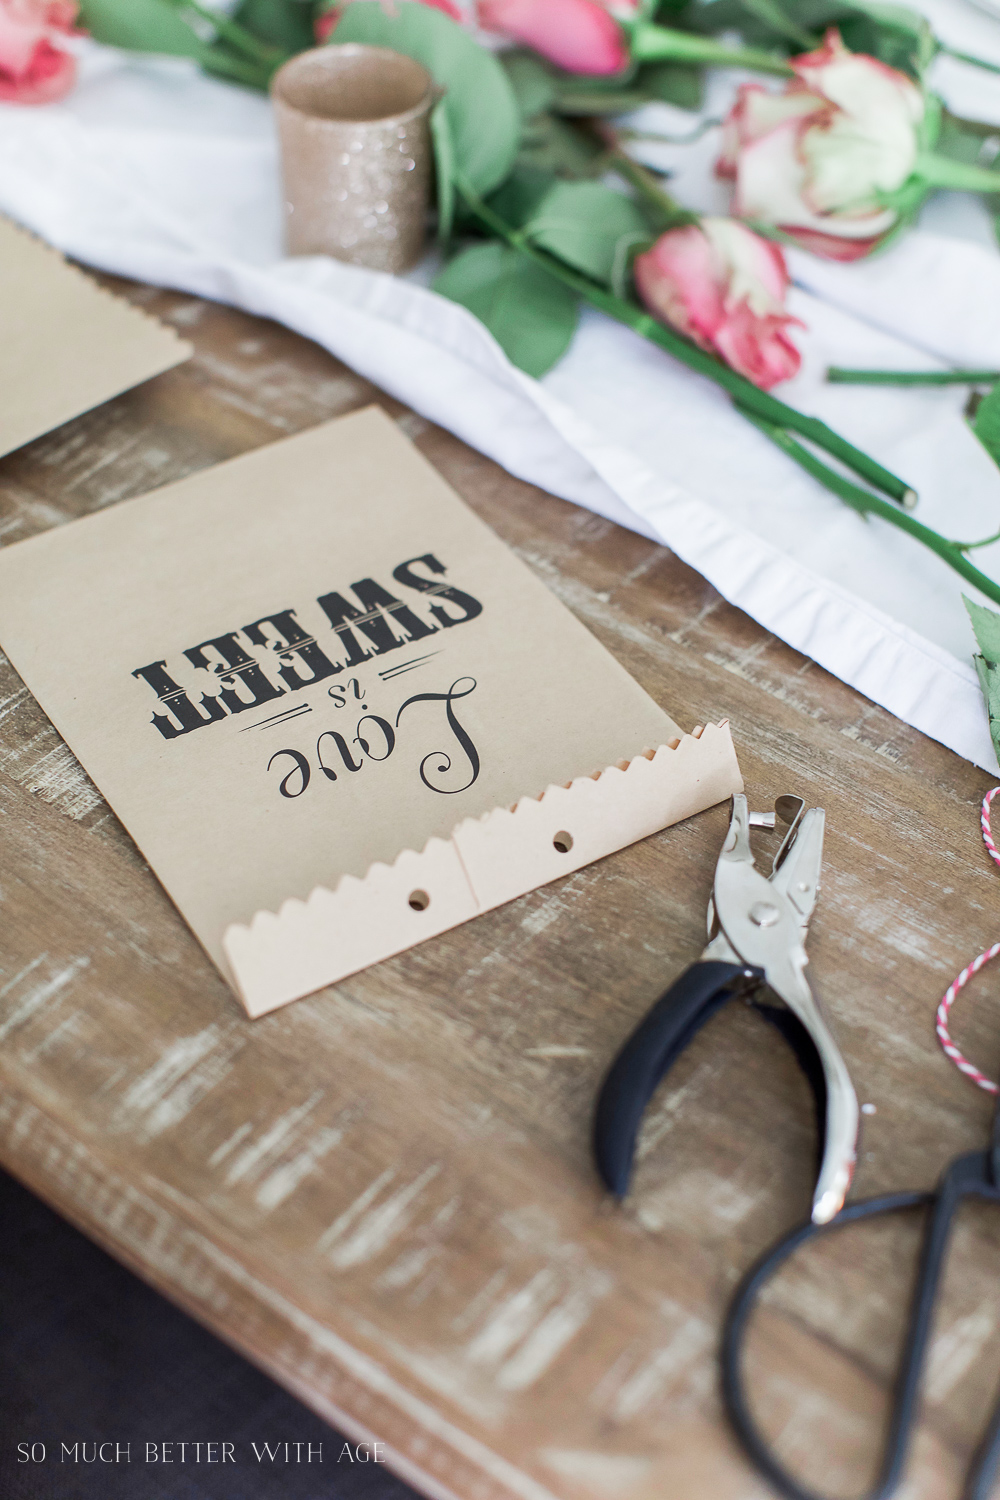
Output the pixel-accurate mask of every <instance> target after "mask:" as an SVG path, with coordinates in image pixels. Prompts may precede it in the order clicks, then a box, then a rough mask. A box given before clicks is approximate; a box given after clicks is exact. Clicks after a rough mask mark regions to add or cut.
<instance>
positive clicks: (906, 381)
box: [826, 365, 1000, 385]
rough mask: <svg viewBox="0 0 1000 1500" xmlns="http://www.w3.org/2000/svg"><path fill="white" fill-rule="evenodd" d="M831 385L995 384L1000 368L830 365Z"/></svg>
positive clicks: (827, 376)
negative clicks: (850, 367)
mask: <svg viewBox="0 0 1000 1500" xmlns="http://www.w3.org/2000/svg"><path fill="white" fill-rule="evenodd" d="M826 378H827V380H828V381H829V382H830V384H831V385H995V384H996V382H997V381H998V380H1000V370H849V369H846V368H844V366H842V365H830V367H829V368H828V370H827V372H826Z"/></svg>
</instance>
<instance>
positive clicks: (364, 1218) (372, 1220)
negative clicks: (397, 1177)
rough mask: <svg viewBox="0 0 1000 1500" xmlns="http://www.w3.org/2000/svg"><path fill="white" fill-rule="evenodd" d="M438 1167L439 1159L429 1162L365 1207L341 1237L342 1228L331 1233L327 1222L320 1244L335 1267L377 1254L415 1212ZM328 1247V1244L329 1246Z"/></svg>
mask: <svg viewBox="0 0 1000 1500" xmlns="http://www.w3.org/2000/svg"><path fill="white" fill-rule="evenodd" d="M440 1171H441V1163H440V1162H432V1163H431V1165H430V1166H429V1167H426V1168H425V1169H424V1171H423V1172H421V1173H420V1175H419V1177H415V1178H414V1180H413V1181H412V1182H410V1183H407V1184H406V1186H405V1187H402V1188H400V1189H399V1190H398V1191H397V1192H395V1193H393V1195H392V1196H391V1197H390V1198H386V1199H384V1200H383V1202H381V1203H378V1204H377V1205H375V1206H374V1207H369V1208H368V1209H367V1210H366V1211H365V1212H364V1213H363V1214H362V1215H361V1217H360V1218H358V1220H357V1223H356V1225H355V1226H354V1228H353V1230H352V1231H351V1232H350V1233H349V1234H348V1235H347V1237H346V1238H344V1237H343V1232H342V1231H338V1233H337V1234H334V1233H333V1230H334V1225H331V1226H330V1229H328V1230H327V1232H326V1234H325V1235H324V1236H323V1242H324V1243H323V1248H324V1250H326V1252H327V1254H328V1257H329V1259H330V1261H331V1263H332V1264H333V1265H334V1266H336V1267H337V1269H338V1271H346V1270H348V1269H349V1268H350V1267H352V1266H359V1265H362V1264H363V1263H364V1262H365V1261H368V1260H373V1259H374V1258H375V1256H377V1255H380V1254H381V1253H382V1251H383V1250H384V1249H385V1248H386V1246H387V1245H390V1244H391V1243H392V1241H393V1240H394V1239H396V1238H397V1236H398V1235H400V1234H402V1232H403V1230H404V1229H406V1228H407V1227H408V1225H409V1224H410V1222H411V1220H412V1219H413V1216H414V1213H415V1212H416V1209H415V1205H416V1203H417V1200H418V1199H419V1197H420V1195H421V1193H422V1192H423V1191H424V1189H425V1188H426V1187H427V1186H428V1185H429V1184H430V1183H431V1182H433V1180H434V1178H435V1177H436V1176H437V1175H438V1173H439V1172H440ZM331 1247H332V1248H331Z"/></svg>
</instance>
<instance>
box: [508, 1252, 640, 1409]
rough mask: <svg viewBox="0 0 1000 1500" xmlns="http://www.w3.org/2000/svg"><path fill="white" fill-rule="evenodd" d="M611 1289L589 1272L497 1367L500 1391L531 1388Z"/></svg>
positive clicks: (609, 1283) (606, 1278) (603, 1279)
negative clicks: (500, 1365)
mask: <svg viewBox="0 0 1000 1500" xmlns="http://www.w3.org/2000/svg"><path fill="white" fill-rule="evenodd" d="M612 1285H613V1283H612V1280H611V1277H610V1276H604V1275H602V1274H601V1272H599V1271H590V1272H589V1273H588V1274H587V1275H586V1276H584V1277H583V1278H582V1281H581V1284H580V1285H578V1286H574V1287H571V1288H570V1290H569V1291H568V1292H567V1293H566V1295H565V1296H564V1297H563V1298H561V1300H560V1301H559V1302H558V1303H557V1304H556V1306H555V1307H553V1308H550V1310H549V1311H548V1312H547V1313H546V1315H545V1317H544V1318H542V1320H541V1322H540V1323H538V1324H537V1326H536V1327H535V1328H533V1329H532V1331H531V1333H530V1334H529V1335H528V1337H527V1338H526V1339H525V1340H524V1342H523V1344H522V1345H521V1347H520V1349H518V1350H517V1352H516V1354H514V1355H513V1356H512V1357H511V1358H510V1359H509V1360H507V1362H506V1363H505V1364H504V1365H503V1366H502V1367H501V1369H500V1370H499V1372H498V1374H497V1382H498V1384H499V1385H500V1387H501V1389H502V1390H505V1391H523V1390H527V1388H528V1387H529V1386H531V1385H534V1383H535V1381H536V1380H538V1379H540V1377H541V1376H542V1375H544V1374H545V1372H546V1370H547V1369H548V1368H549V1366H550V1365H552V1364H553V1363H554V1362H555V1360H556V1359H557V1358H558V1357H559V1355H560V1354H561V1353H562V1351H563V1350H564V1349H565V1347H566V1345H567V1344H568V1343H569V1342H570V1340H571V1339H573V1338H575V1337H576V1335H577V1334H578V1333H579V1332H580V1330H581V1328H583V1326H584V1324H585V1323H586V1322H587V1320H588V1319H589V1317H590V1315H591V1313H592V1312H593V1310H594V1306H595V1304H596V1303H597V1302H598V1301H600V1299H601V1298H602V1297H604V1296H606V1295H607V1293H608V1292H609V1291H610V1290H611V1287H612Z"/></svg>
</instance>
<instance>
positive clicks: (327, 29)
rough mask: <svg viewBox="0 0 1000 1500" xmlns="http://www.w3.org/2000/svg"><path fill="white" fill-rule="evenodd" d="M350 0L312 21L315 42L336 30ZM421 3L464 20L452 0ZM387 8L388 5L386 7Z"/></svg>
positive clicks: (423, 0) (454, 18) (455, 18)
mask: <svg viewBox="0 0 1000 1500" xmlns="http://www.w3.org/2000/svg"><path fill="white" fill-rule="evenodd" d="M349 4H350V0H342V3H341V4H339V5H337V4H334V5H331V6H330V8H329V10H324V11H322V12H321V13H320V14H319V15H318V16H317V17H316V19H315V21H314V22H313V33H314V35H315V37H316V40H317V42H328V41H329V40H330V37H331V35H332V33H333V32H334V31H335V30H336V26H337V22H338V21H339V20H340V18H341V16H342V15H343V14H344V6H345V5H349ZM421 4H423V5H429V6H430V7H431V9H432V10H443V11H444V13H445V15H446V16H450V17H451V19H452V20H453V21H464V20H465V17H464V16H463V14H462V12H461V11H460V10H459V8H458V6H457V5H455V4H453V0H421ZM386 8H387V9H389V7H388V6H387V7H386Z"/></svg>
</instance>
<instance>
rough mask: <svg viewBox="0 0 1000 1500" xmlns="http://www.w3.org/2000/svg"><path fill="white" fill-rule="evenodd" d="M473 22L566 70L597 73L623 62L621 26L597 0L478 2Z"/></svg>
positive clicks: (625, 62)
mask: <svg viewBox="0 0 1000 1500" xmlns="http://www.w3.org/2000/svg"><path fill="white" fill-rule="evenodd" d="M477 9H478V15H479V24H480V25H481V26H483V27H484V28H485V29H486V30H487V31H498V32H501V33H502V34H503V35H504V36H509V37H512V38H513V40H514V41H516V42H522V43H523V44H524V45H525V46H526V47H531V48H532V49H533V50H534V51H535V52H538V53H540V55H541V56H542V57H544V58H547V59H548V61H549V62H551V63H555V65H556V67H558V68H565V69H566V71H567V72H568V73H586V74H590V75H592V76H600V75H602V74H606V73H620V72H621V71H622V69H623V68H627V67H628V65H629V51H628V47H627V46H626V44H625V37H624V34H623V32H622V29H621V27H620V26H619V25H618V23H617V21H615V20H614V19H613V18H612V16H610V15H609V14H608V12H607V11H606V10H605V9H604V7H603V5H598V4H597V0H479V4H478V7H477Z"/></svg>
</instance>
